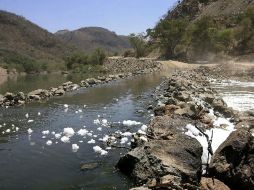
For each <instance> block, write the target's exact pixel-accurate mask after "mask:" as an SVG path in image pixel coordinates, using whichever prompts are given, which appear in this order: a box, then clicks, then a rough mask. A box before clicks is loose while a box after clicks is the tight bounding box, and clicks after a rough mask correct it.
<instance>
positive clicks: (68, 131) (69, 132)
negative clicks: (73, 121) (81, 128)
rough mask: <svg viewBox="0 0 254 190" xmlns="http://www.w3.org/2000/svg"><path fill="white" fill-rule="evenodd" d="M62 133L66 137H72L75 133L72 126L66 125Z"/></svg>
mask: <svg viewBox="0 0 254 190" xmlns="http://www.w3.org/2000/svg"><path fill="white" fill-rule="evenodd" d="M63 134H64V135H65V136H66V137H72V136H73V135H74V134H75V131H74V130H73V128H71V127H67V128H64V130H63Z"/></svg>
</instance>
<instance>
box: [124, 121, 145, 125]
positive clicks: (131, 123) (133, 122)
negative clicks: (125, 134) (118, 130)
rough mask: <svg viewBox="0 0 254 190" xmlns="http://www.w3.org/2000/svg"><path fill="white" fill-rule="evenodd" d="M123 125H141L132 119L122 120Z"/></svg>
mask: <svg viewBox="0 0 254 190" xmlns="http://www.w3.org/2000/svg"><path fill="white" fill-rule="evenodd" d="M123 125H125V126H133V125H141V123H140V122H138V121H132V120H124V121H123Z"/></svg>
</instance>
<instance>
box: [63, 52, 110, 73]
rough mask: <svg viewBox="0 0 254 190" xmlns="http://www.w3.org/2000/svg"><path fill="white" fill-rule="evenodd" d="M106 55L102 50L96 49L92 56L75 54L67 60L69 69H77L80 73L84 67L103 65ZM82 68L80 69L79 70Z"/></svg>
mask: <svg viewBox="0 0 254 190" xmlns="http://www.w3.org/2000/svg"><path fill="white" fill-rule="evenodd" d="M105 58H106V54H105V52H104V51H103V50H102V49H96V50H95V51H94V52H92V53H91V54H90V55H86V54H84V53H80V52H79V53H75V54H73V55H71V56H69V57H67V58H66V59H65V63H66V67H67V69H75V71H76V72H80V71H81V70H82V69H81V67H83V66H84V65H102V64H103V62H104V60H105ZM79 67H80V68H79Z"/></svg>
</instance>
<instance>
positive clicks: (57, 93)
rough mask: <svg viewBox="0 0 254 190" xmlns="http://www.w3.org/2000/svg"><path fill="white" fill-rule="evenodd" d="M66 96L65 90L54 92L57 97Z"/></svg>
mask: <svg viewBox="0 0 254 190" xmlns="http://www.w3.org/2000/svg"><path fill="white" fill-rule="evenodd" d="M64 94H65V91H64V90H63V89H57V90H56V91H55V92H54V95H56V96H62V95H64Z"/></svg>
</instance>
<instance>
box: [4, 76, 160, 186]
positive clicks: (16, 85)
mask: <svg viewBox="0 0 254 190" xmlns="http://www.w3.org/2000/svg"><path fill="white" fill-rule="evenodd" d="M27 77H28V76H26V77H24V78H22V77H21V79H18V80H17V81H18V82H15V81H14V82H13V81H8V82H7V83H5V84H3V85H2V86H0V88H1V90H2V91H12V92H13V91H21V90H22V91H24V92H28V91H30V90H33V89H36V88H44V87H45V88H46V87H49V85H50V86H57V85H59V84H61V83H62V82H64V81H66V80H69V78H62V76H61V75H59V76H58V75H55V78H54V77H53V76H50V77H46V76H45V77H44V76H40V77H38V78H37V79H36V77H34V78H33V77H31V78H27ZM161 80H162V74H156V75H153V74H149V75H143V76H138V77H133V78H130V79H123V80H119V81H114V82H112V83H110V84H104V85H100V86H97V87H95V88H88V89H81V90H78V91H75V92H71V93H68V94H66V95H65V96H64V97H59V98H52V99H50V100H49V101H47V102H45V103H31V104H27V105H25V106H24V107H11V108H8V109H3V108H0V134H1V135H0V158H1V159H0V168H1V170H0V189H1V190H17V189H19V190H22V189H28V190H30V189H31V190H34V189H36V190H45V189H47V190H51V189H52V190H58V189H63V190H65V189H68V190H69V189H73V190H74V189H75V190H76V189H77V190H79V189H80V190H81V189H85V190H90V189H91V190H97V189H98V190H99V189H100V190H107V189H121V190H124V189H129V188H130V187H131V186H132V184H131V182H130V181H129V180H128V179H127V178H126V177H125V176H124V175H122V174H121V173H120V172H118V171H117V170H116V168H115V165H116V163H117V161H118V159H119V157H120V156H121V155H123V154H124V153H125V152H126V151H127V150H126V149H119V148H116V149H112V150H108V154H107V155H105V156H102V155H100V154H98V153H95V152H94V150H93V147H94V146H100V147H102V148H104V149H106V146H105V144H104V143H103V142H101V141H99V139H100V138H103V137H104V136H105V134H108V133H112V132H115V131H118V130H119V131H121V132H126V131H130V132H135V131H137V130H138V129H140V127H141V125H143V124H146V123H148V122H149V119H150V118H151V116H152V115H151V114H152V113H149V111H148V110H147V107H148V105H149V104H151V103H152V100H153V99H152V97H151V94H152V93H153V91H154V89H155V87H156V86H157V85H159V84H160V82H161ZM20 85H21V86H20ZM65 104H67V105H68V109H67V108H66V107H67V106H66V105H65ZM84 105H85V106H84ZM97 119H98V120H99V121H102V119H104V123H107V124H110V125H112V127H110V128H108V127H104V126H101V125H100V124H98V123H97V122H95V120H96V121H98V120H97ZM105 119H106V120H107V121H106V120H105ZM124 120H132V121H138V122H141V123H140V124H137V125H132V126H125V125H122V122H123V121H124ZM67 127H69V128H72V129H73V130H74V131H75V135H74V136H72V137H71V138H70V142H69V143H64V142H62V141H61V140H60V139H57V138H56V137H55V135H54V134H55V133H56V134H58V133H60V134H61V132H63V130H64V128H67ZM100 127H101V130H99V129H100ZM28 129H31V130H32V131H33V132H31V134H30V135H29V134H28ZM80 129H87V130H88V131H89V132H90V133H91V134H90V136H89V135H85V136H80V135H78V134H77V131H79V130H80ZM43 131H44V132H43ZM45 131H46V132H45ZM52 132H53V134H52ZM43 133H44V134H43ZM91 135H92V136H91ZM91 139H93V140H94V141H95V143H94V144H89V143H88V141H90V142H91ZM47 142H51V143H52V144H51V143H49V145H47V144H46V143H47ZM129 142H130V138H129V137H128V141H126V142H125V143H123V144H121V146H126V147H128V143H129ZM50 144H51V145H50ZM72 144H77V145H78V146H79V149H78V151H77V152H74V151H73V150H72ZM118 144H119V141H118ZM86 163H97V164H98V166H97V167H96V168H93V169H88V170H84V171H81V170H80V165H81V164H86Z"/></svg>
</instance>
